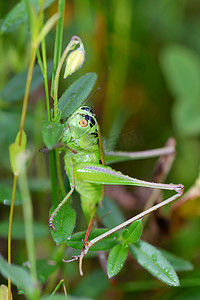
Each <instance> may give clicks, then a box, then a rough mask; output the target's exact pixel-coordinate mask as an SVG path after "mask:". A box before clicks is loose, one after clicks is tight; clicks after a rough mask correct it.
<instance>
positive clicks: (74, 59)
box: [64, 45, 85, 78]
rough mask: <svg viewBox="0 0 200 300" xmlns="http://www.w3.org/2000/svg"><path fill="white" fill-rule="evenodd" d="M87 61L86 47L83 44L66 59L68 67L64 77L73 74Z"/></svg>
mask: <svg viewBox="0 0 200 300" xmlns="http://www.w3.org/2000/svg"><path fill="white" fill-rule="evenodd" d="M84 61H85V49H84V47H83V45H81V46H80V47H79V48H78V49H75V50H73V51H72V52H70V53H69V55H68V56H67V59H66V68H65V73H64V78H66V77H67V76H69V75H71V74H73V73H74V72H76V71H77V70H78V69H80V68H81V67H82V65H83V63H84Z"/></svg>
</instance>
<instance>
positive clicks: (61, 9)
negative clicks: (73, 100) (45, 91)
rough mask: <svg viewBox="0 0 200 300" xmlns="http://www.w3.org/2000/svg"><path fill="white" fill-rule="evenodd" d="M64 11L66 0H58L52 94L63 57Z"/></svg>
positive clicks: (52, 93)
mask: <svg viewBox="0 0 200 300" xmlns="http://www.w3.org/2000/svg"><path fill="white" fill-rule="evenodd" d="M64 12H65V0H59V1H58V13H59V15H60V18H59V20H58V22H57V26H56V38H55V48H54V61H53V72H52V80H51V95H54V90H53V89H54V85H53V83H54V78H55V74H56V70H57V67H58V63H59V60H60V57H61V51H62V36H63V21H64Z"/></svg>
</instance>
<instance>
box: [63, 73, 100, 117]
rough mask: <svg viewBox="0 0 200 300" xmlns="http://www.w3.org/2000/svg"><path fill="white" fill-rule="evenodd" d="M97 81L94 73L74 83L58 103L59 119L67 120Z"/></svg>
mask: <svg viewBox="0 0 200 300" xmlns="http://www.w3.org/2000/svg"><path fill="white" fill-rule="evenodd" d="M96 80H97V75H96V73H87V74H85V75H83V76H81V77H80V78H79V79H77V80H76V81H74V82H73V83H72V85H70V87H69V88H68V89H67V90H66V91H65V92H64V93H63V94H62V96H61V98H60V99H59V102H58V109H59V110H60V111H61V118H62V119H65V118H68V117H69V116H70V115H71V114H72V113H73V112H74V111H75V110H76V109H78V108H79V107H80V106H81V105H82V104H83V102H84V101H85V100H86V98H87V97H88V95H89V94H90V92H91V91H92V89H93V87H94V85H95V82H96Z"/></svg>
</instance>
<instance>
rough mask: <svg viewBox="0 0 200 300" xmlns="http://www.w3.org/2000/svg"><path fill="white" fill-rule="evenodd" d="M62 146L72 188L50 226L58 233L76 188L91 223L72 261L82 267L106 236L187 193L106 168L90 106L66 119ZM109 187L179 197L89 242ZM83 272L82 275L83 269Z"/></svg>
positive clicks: (52, 217) (53, 215)
mask: <svg viewBox="0 0 200 300" xmlns="http://www.w3.org/2000/svg"><path fill="white" fill-rule="evenodd" d="M61 143H62V144H64V145H66V148H65V156H64V163H65V170H66V173H67V176H68V178H69V182H70V187H71V189H70V191H69V193H68V194H67V195H66V196H65V197H64V199H63V200H62V201H61V202H60V204H59V205H58V206H57V208H56V209H55V210H54V211H53V212H52V214H51V216H50V218H49V225H50V227H51V228H53V229H54V230H55V226H54V224H53V222H54V217H55V216H56V214H57V213H58V211H59V209H60V208H61V207H62V206H63V205H64V204H65V203H66V202H67V200H68V199H69V197H70V196H71V195H72V193H73V192H74V190H75V189H76V190H77V192H78V193H79V194H80V198H81V206H82V210H83V213H84V215H85V217H86V219H87V222H88V224H89V225H88V229H87V231H86V235H85V239H84V242H83V244H84V246H83V250H82V252H81V255H80V256H77V257H74V258H73V259H72V260H76V259H78V258H80V265H82V258H83V256H84V255H85V254H86V253H87V252H88V250H89V248H90V247H91V246H92V245H93V244H94V243H96V242H98V241H99V240H101V239H103V238H104V237H105V236H107V235H109V234H112V233H113V232H114V231H117V230H119V229H121V228H123V227H125V226H127V225H129V224H131V223H132V222H133V221H135V220H138V219H140V218H142V217H143V216H145V215H147V214H149V213H150V212H152V211H154V210H156V209H158V208H159V207H161V206H164V205H166V204H168V203H170V202H172V201H174V200H175V199H177V198H178V197H180V196H181V195H182V193H183V190H184V187H183V185H182V184H161V183H154V182H148V181H143V180H138V179H135V178H131V177H129V176H127V175H124V174H122V173H121V172H118V171H115V170H114V169H112V168H111V167H109V166H105V165H104V158H103V149H102V142H101V134H100V128H99V125H98V121H97V118H96V116H95V114H94V112H93V111H92V109H91V108H89V107H87V106H81V107H80V108H78V109H77V110H76V111H75V112H74V113H73V114H72V115H71V116H70V117H69V118H68V119H67V120H66V122H65V123H64V130H63V135H62V138H61ZM116 153H117V152H116ZM111 154H112V153H111ZM157 154H158V153H157ZM112 155H113V154H112ZM105 184H111V185H135V186H143V187H150V188H154V189H163V190H172V191H175V192H176V194H175V195H173V196H171V197H170V198H168V199H167V200H165V201H163V202H161V203H159V204H157V205H155V206H153V207H151V208H150V209H147V210H146V211H144V212H143V213H141V214H139V215H138V216H135V217H133V218H131V219H130V220H128V221H126V222H124V223H123V224H120V225H119V226H117V227H116V228H114V229H111V230H109V232H106V235H105V234H104V235H105V236H104V235H102V236H100V237H99V238H98V237H97V238H95V239H94V241H92V242H91V241H90V242H88V237H89V234H90V231H91V228H92V224H93V219H94V216H95V214H96V210H97V207H98V205H99V203H101V201H102V200H103V194H104V192H103V185H105ZM80 273H81V274H82V266H80Z"/></svg>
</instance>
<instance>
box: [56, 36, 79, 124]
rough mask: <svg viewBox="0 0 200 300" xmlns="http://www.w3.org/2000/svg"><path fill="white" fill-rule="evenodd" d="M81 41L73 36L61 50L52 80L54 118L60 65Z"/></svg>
mask: <svg viewBox="0 0 200 300" xmlns="http://www.w3.org/2000/svg"><path fill="white" fill-rule="evenodd" d="M81 43H82V41H81V39H80V38H79V37H78V36H73V37H72V38H71V40H70V42H69V44H68V45H67V47H66V48H65V51H64V52H63V54H62V56H61V59H60V61H59V65H58V67H57V70H56V75H55V80H54V94H53V95H54V120H55V119H56V117H57V114H58V83H59V76H60V71H61V68H62V65H63V63H64V61H65V58H66V56H67V54H68V53H69V51H70V50H71V49H73V47H75V46H76V45H77V44H81Z"/></svg>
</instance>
